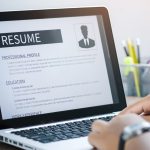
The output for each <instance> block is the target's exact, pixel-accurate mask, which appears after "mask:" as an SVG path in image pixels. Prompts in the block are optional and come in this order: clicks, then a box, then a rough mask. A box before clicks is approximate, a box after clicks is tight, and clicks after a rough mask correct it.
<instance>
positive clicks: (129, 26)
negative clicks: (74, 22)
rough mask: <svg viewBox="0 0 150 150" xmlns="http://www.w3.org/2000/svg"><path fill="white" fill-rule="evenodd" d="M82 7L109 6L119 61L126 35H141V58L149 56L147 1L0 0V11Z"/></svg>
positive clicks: (149, 31)
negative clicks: (122, 42)
mask: <svg viewBox="0 0 150 150" xmlns="http://www.w3.org/2000/svg"><path fill="white" fill-rule="evenodd" d="M83 6H105V7H107V8H108V9H109V12H110V19H111V23H112V29H113V34H114V39H115V43H116V48H117V53H118V57H119V61H120V62H122V58H123V57H124V52H123V49H122V45H121V41H122V39H127V38H128V37H131V38H133V39H136V38H137V37H140V39H141V41H142V52H141V55H142V57H147V56H150V53H148V52H149V51H150V42H149V40H150V16H149V14H150V9H149V6H150V1H149V0H24V1H23V0H0V11H10V10H26V9H45V8H61V7H83Z"/></svg>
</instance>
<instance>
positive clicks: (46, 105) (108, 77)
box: [0, 7, 126, 150]
mask: <svg viewBox="0 0 150 150" xmlns="http://www.w3.org/2000/svg"><path fill="white" fill-rule="evenodd" d="M0 68H1V73H0V91H1V92H0V141H1V142H3V143H7V144H10V145H13V146H16V147H18V148H21V149H26V150H50V149H51V150H52V149H56V150H60V149H61V150H66V149H71V150H90V149H92V146H91V145H90V144H89V143H88V134H89V132H90V130H91V124H92V122H93V121H94V120H96V119H103V120H106V121H109V120H110V119H111V118H112V117H114V116H115V115H117V114H118V112H119V111H121V110H122V109H123V108H125V107H126V102H125V96H124V91H123V86H122V81H121V76H120V71H119V66H118V60H117V55H116V50H115V45H114V39H113V35H112V30H111V25H110V20H109V15H108V11H107V9H106V8H104V7H90V8H89V7H88V8H68V9H52V10H29V11H13V12H0Z"/></svg>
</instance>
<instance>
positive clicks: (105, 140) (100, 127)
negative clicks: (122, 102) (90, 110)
mask: <svg viewBox="0 0 150 150" xmlns="http://www.w3.org/2000/svg"><path fill="white" fill-rule="evenodd" d="M143 121H144V119H143V118H141V117H140V116H137V115H135V114H130V115H120V116H117V117H115V118H113V119H112V120H111V121H110V122H105V121H100V120H97V121H95V122H94V123H93V124H92V132H91V133H90V134H89V137H88V140H89V143H90V144H91V145H93V147H95V148H97V149H100V150H117V149H118V144H119V138H120V134H121V132H122V131H123V129H124V127H126V126H128V125H131V124H135V123H141V122H143ZM132 149H133V147H132Z"/></svg>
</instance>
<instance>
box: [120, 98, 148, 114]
mask: <svg viewBox="0 0 150 150" xmlns="http://www.w3.org/2000/svg"><path fill="white" fill-rule="evenodd" d="M128 113H135V114H138V115H140V114H150V95H148V96H146V97H144V98H142V99H141V100H140V101H138V102H137V103H134V104H132V105H130V106H128V107H127V108H125V109H124V110H123V111H122V112H121V113H120V114H119V115H123V114H128Z"/></svg>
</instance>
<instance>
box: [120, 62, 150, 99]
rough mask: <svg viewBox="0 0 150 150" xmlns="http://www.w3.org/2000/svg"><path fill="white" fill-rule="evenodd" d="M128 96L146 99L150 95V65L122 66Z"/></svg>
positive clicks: (125, 90)
mask: <svg viewBox="0 0 150 150" xmlns="http://www.w3.org/2000/svg"><path fill="white" fill-rule="evenodd" d="M120 70H121V77H122V81H123V87H124V92H125V95H126V96H138V97H144V96H146V95H148V94H149V93H150V65H149V64H133V65H125V64H121V65H120Z"/></svg>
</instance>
